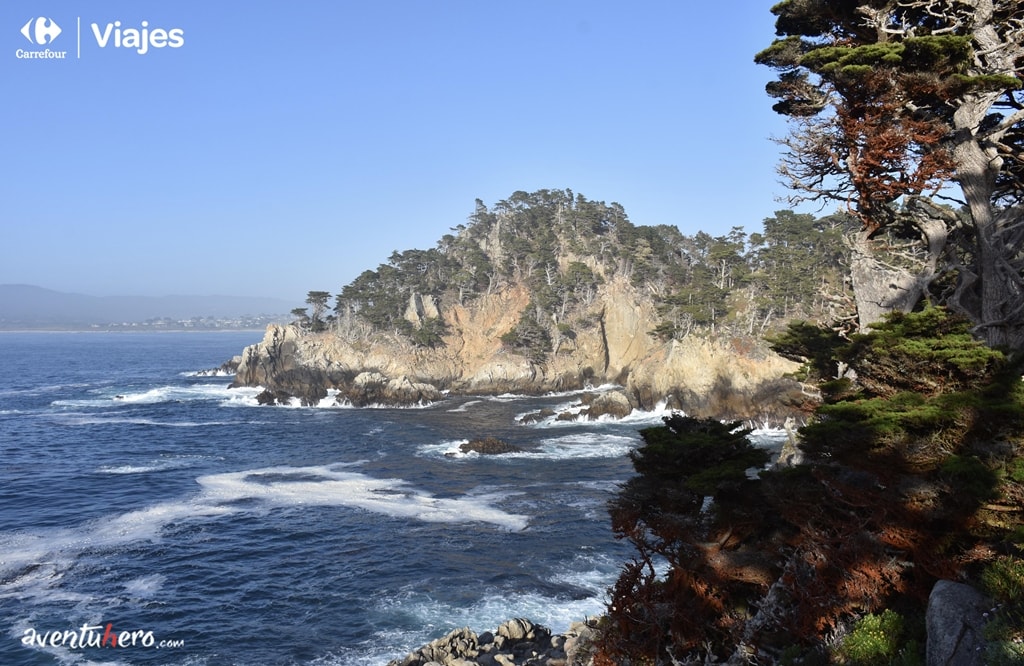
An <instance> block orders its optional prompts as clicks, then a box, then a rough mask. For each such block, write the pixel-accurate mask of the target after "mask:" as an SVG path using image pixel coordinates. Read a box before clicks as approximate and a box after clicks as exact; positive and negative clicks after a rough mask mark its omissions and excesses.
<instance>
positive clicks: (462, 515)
mask: <svg viewBox="0 0 1024 666" xmlns="http://www.w3.org/2000/svg"><path fill="white" fill-rule="evenodd" d="M197 481H198V482H199V484H200V485H201V486H202V488H203V497H204V498H208V499H210V500H213V501H216V502H217V503H218V504H225V503H231V502H236V501H238V500H241V499H258V500H261V501H263V502H265V503H267V504H270V505H275V506H293V505H309V506H347V507H352V508H358V509H363V510H366V511H372V512H375V513H381V514H385V515H389V516H394V517H398V518H409V519H414V520H422V521H426V522H443V523H461V522H483V523H491V524H493V525H496V526H498V527H501V528H504V529H507V530H510V531H516V530H522V529H525V528H526V526H527V522H528V518H527V517H526V516H521V515H515V514H510V513H507V512H505V511H502V510H500V509H497V508H495V507H492V506H490V505H488V504H487V503H486V502H481V501H478V500H476V499H474V498H471V497H463V498H439V497H435V496H433V495H430V494H429V493H426V492H424V491H421V490H418V489H416V488H413V487H412V486H410V485H409V484H408V483H407V482H405V481H403V480H401V479H376V478H373V477H370V476H367V475H365V474H360V473H357V472H349V471H344V470H340V469H338V468H337V466H331V465H327V466H317V467H268V468H265V469H258V470H248V471H244V472H229V473H225V474H212V475H209V476H203V477H200V478H199V479H197Z"/></svg>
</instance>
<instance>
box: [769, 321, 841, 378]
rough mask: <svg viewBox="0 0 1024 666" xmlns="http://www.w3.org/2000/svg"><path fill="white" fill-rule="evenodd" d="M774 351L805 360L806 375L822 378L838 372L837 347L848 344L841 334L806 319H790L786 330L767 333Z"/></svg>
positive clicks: (803, 376)
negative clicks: (771, 333) (772, 333)
mask: <svg viewBox="0 0 1024 666" xmlns="http://www.w3.org/2000/svg"><path fill="white" fill-rule="evenodd" d="M766 339H767V340H768V343H769V344H770V345H771V348H772V351H774V352H775V353H776V354H778V355H780V356H782V357H783V358H788V359H789V360H791V361H797V362H799V363H803V364H804V367H803V369H802V378H803V379H805V380H806V381H821V380H824V379H831V378H833V377H835V376H836V374H837V370H838V364H837V362H836V353H837V351H838V350H839V349H840V348H841V347H843V346H845V345H846V341H844V340H843V339H842V338H841V337H839V334H838V333H836V332H835V331H832V330H830V329H826V328H822V327H821V326H815V325H814V324H811V323H808V322H806V321H794V322H790V323H789V324H788V325H787V327H786V330H785V331H783V332H781V333H778V334H775V335H769V336H767V337H766Z"/></svg>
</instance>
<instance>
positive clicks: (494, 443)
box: [459, 437, 522, 455]
mask: <svg viewBox="0 0 1024 666" xmlns="http://www.w3.org/2000/svg"><path fill="white" fill-rule="evenodd" d="M459 450H460V451H462V452H463V453H470V452H476V453H482V454H484V455H500V454H502V453H516V452H518V451H522V449H521V448H519V447H518V446H514V445H512V444H509V443H508V442H504V441H502V440H500V439H498V438H497V437H483V438H478V439H472V440H470V441H468V442H464V443H462V444H460V445H459Z"/></svg>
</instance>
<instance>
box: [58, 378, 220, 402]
mask: <svg viewBox="0 0 1024 666" xmlns="http://www.w3.org/2000/svg"><path fill="white" fill-rule="evenodd" d="M237 390H238V389H231V388H229V386H228V385H227V384H193V385H191V386H157V387H153V388H150V389H146V390H136V391H130V390H121V391H118V389H116V388H112V389H108V390H105V391H104V392H102V393H94V394H93V395H94V396H95V397H89V398H73V399H60V400H54V401H53V402H52V403H50V404H51V405H52V406H54V407H76V408H96V407H103V408H109V407H116V406H119V405H154V404H160V403H165V402H190V401H193V400H229V399H231V398H232V397H234V395H233V393H232V392H233V391H237Z"/></svg>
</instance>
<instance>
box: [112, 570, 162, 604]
mask: <svg viewBox="0 0 1024 666" xmlns="http://www.w3.org/2000/svg"><path fill="white" fill-rule="evenodd" d="M166 580H167V576H165V575H163V574H158V573H156V574H149V575H148V576H139V577H138V578H133V579H131V580H128V581H125V582H124V583H122V584H121V586H122V587H123V588H124V591H125V593H126V594H127V595H128V596H129V597H131V598H132V599H150V598H152V597H154V596H156V593H157V592H159V591H160V588H162V587H163V586H164V582H165V581H166Z"/></svg>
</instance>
